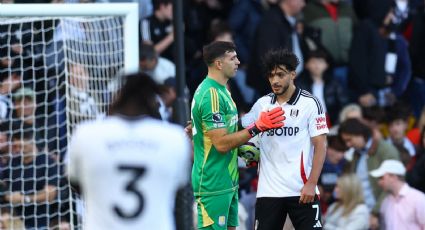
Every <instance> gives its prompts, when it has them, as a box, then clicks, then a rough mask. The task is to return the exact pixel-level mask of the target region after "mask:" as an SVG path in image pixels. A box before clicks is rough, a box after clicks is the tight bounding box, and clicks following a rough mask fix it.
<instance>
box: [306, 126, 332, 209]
mask: <svg viewBox="0 0 425 230" xmlns="http://www.w3.org/2000/svg"><path fill="white" fill-rule="evenodd" d="M311 142H312V144H313V146H314V155H313V165H312V168H311V172H310V176H309V178H308V179H307V182H306V183H305V185H304V187H303V189H302V190H301V197H300V202H301V203H310V202H313V201H314V196H315V195H316V191H315V189H316V185H317V182H318V180H319V176H320V172H321V171H322V167H323V163H324V162H325V158H326V134H321V135H318V136H315V137H312V138H311Z"/></svg>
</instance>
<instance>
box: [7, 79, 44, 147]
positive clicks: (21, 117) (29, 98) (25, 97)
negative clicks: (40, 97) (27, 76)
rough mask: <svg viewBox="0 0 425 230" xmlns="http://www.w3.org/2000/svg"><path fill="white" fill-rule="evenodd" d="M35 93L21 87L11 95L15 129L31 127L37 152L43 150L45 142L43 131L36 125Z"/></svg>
mask: <svg viewBox="0 0 425 230" xmlns="http://www.w3.org/2000/svg"><path fill="white" fill-rule="evenodd" d="M35 98H36V93H35V92H34V91H33V90H32V89H30V88H27V87H22V88H19V89H18V90H16V92H15V93H14V94H13V99H14V105H15V114H14V123H15V126H16V128H18V127H19V128H24V126H27V127H31V128H32V129H34V130H36V131H35V140H36V145H37V148H38V149H39V150H43V149H44V148H45V142H46V141H45V140H44V135H43V131H44V130H43V129H42V128H40V127H39V126H38V124H37V123H36V114H35V113H36V109H37V103H36V101H35Z"/></svg>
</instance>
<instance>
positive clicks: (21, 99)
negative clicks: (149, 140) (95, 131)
mask: <svg viewBox="0 0 425 230" xmlns="http://www.w3.org/2000/svg"><path fill="white" fill-rule="evenodd" d="M138 20H139V16H138V4H136V3H103V4H94V3H93V4H90V3H87V4H0V219H1V221H2V224H3V225H4V224H7V226H8V227H9V228H10V229H22V228H23V227H24V226H25V227H26V228H27V229H49V228H51V227H55V226H57V225H58V224H64V223H67V224H69V225H70V227H72V228H73V229H79V228H80V227H81V223H82V220H81V219H84V218H83V217H82V214H83V213H84V207H83V205H82V203H81V200H80V198H79V196H78V194H76V193H75V192H74V191H72V189H71V187H70V185H69V181H68V180H67V178H66V175H65V173H64V168H65V164H66V163H67V156H66V150H67V143H69V138H70V136H71V134H72V132H73V130H74V127H75V125H77V124H78V123H80V122H81V121H84V120H88V119H96V118H98V117H100V116H104V115H105V114H106V113H107V111H108V107H109V105H110V102H111V99H112V97H113V96H114V95H115V94H114V93H115V92H116V91H117V90H118V88H119V86H120V83H121V81H120V80H119V77H120V76H121V75H122V74H123V73H134V72H137V71H138V69H139V34H138ZM111 186H113V185H111ZM6 222H7V223H6Z"/></svg>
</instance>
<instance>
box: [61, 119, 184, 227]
mask: <svg viewBox="0 0 425 230" xmlns="http://www.w3.org/2000/svg"><path fill="white" fill-rule="evenodd" d="M69 159H70V162H69V168H68V173H69V176H70V179H71V181H75V182H77V183H78V184H79V185H80V186H81V187H82V191H83V197H84V200H85V201H86V216H85V220H84V227H85V229H90V230H107V229H111V230H112V229H114V230H115V229H159V230H171V229H175V224H174V222H175V221H174V216H173V209H174V203H175V194H176V191H177V189H178V188H179V187H180V186H182V185H184V184H187V183H188V182H189V175H190V145H189V140H188V138H187V136H186V134H185V133H184V131H183V128H181V127H178V126H177V125H172V124H169V123H166V122H163V121H159V120H154V119H152V118H149V117H140V118H137V119H134V118H125V117H121V116H111V117H107V118H105V119H104V120H98V121H92V122H88V123H84V124H82V125H80V126H79V127H78V128H77V130H76V132H75V134H74V135H73V137H72V139H71V143H70V147H69Z"/></svg>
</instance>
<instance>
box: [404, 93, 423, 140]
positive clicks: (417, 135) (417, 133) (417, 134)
mask: <svg viewBox="0 0 425 230" xmlns="http://www.w3.org/2000/svg"><path fill="white" fill-rule="evenodd" d="M424 92H425V91H424ZM424 129H425V106H424V107H423V108H422V112H421V114H420V115H419V118H418V119H417V123H416V125H415V127H414V128H413V129H411V130H409V131H408V132H407V134H406V136H407V138H409V140H410V141H411V142H412V143H413V144H414V145H417V146H419V145H420V144H421V133H422V131H423V130H424Z"/></svg>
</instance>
